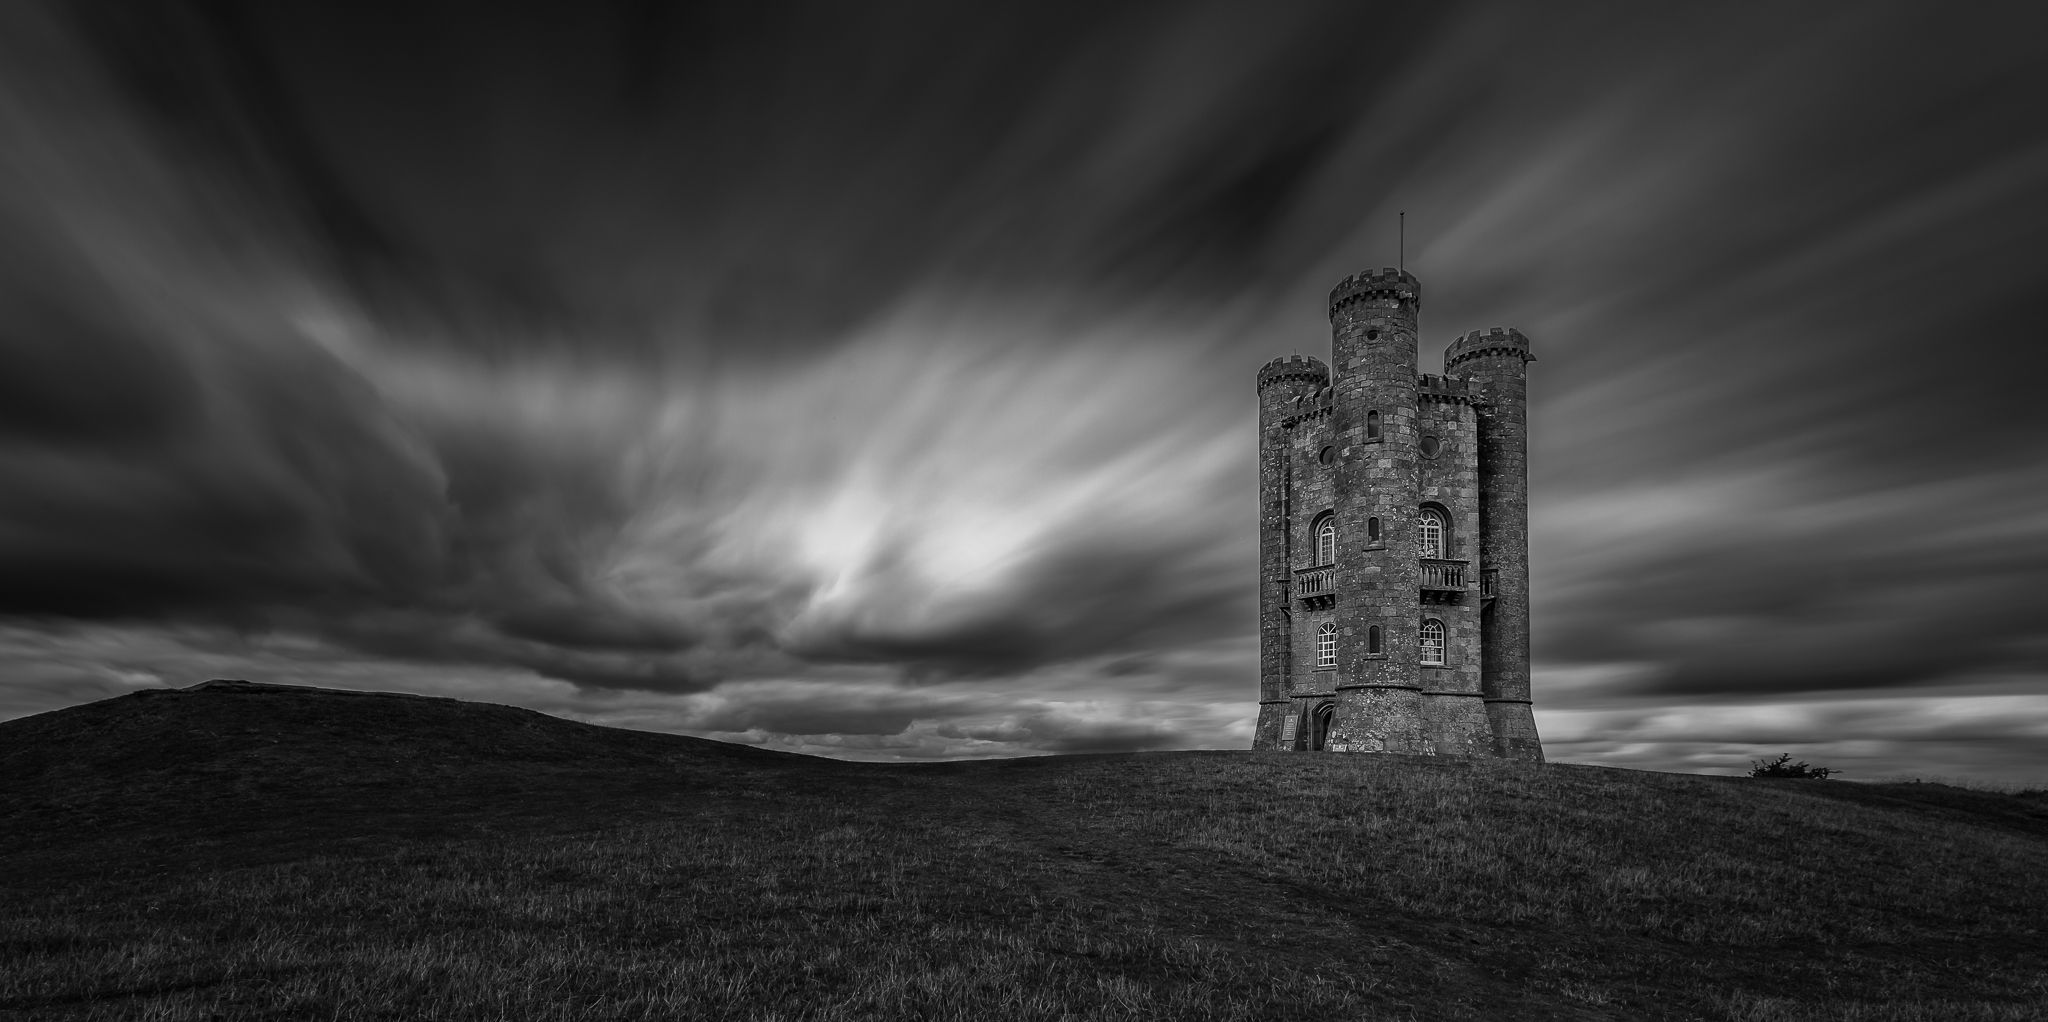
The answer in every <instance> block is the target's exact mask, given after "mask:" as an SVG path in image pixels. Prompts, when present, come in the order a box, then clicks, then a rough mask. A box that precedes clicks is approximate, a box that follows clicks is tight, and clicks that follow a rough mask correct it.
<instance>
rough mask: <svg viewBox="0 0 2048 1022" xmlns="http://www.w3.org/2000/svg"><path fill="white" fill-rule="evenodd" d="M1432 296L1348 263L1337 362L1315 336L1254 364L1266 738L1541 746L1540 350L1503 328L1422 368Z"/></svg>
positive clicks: (1403, 276)
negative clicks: (1420, 353)
mask: <svg viewBox="0 0 2048 1022" xmlns="http://www.w3.org/2000/svg"><path fill="white" fill-rule="evenodd" d="M1421 305H1422V288H1421V285H1420V284H1419V283H1418V282H1417V281H1416V279H1415V278H1414V276H1412V275H1410V274H1408V273H1405V272H1402V271H1399V270H1392V269H1381V270H1372V271H1368V272H1365V273H1359V274H1355V275H1353V276H1351V277H1348V278H1346V279H1344V280H1343V281H1342V282H1340V283H1339V284H1338V285H1337V287H1336V288H1335V289H1334V290H1332V291H1331V292H1330V309H1329V311H1330V332H1331V345H1330V347H1331V362H1332V363H1333V364H1334V365H1335V371H1334V373H1333V372H1332V370H1331V369H1330V367H1328V366H1325V365H1324V364H1323V363H1322V361H1321V360H1319V359H1316V358H1313V357H1310V356H1306V355H1290V356H1287V357H1285V358H1276V359H1274V360H1272V361H1271V362H1268V363H1266V365H1265V366H1264V367H1263V368H1261V369H1260V370H1259V504H1260V515H1259V723H1258V730H1257V732H1256V735H1255V737H1254V738H1253V748H1255V749H1279V750H1313V751H1330V752H1400V753H1418V754H1424V755H1448V756H1499V757H1505V758H1509V759H1519V760H1529V761H1535V762H1541V761H1542V759H1543V745H1542V742H1541V741H1540V740H1539V739H1538V738H1537V735H1536V722H1535V718H1534V716H1533V715H1532V714H1531V711H1530V695H1529V498H1528V494H1529V489H1528V450H1529V448H1528V429H1527V425H1528V414H1527V407H1526V397H1527V391H1526V382H1525V377H1524V367H1525V365H1526V363H1528V362H1530V361H1533V360H1534V358H1535V356H1534V355H1532V354H1530V351H1529V341H1528V338H1526V337H1524V336H1522V334H1521V332H1520V331H1518V330H1512V329H1502V328H1498V327H1496V328H1494V329H1491V330H1479V331H1474V332H1472V333H1469V334H1465V335H1463V336H1461V337H1459V338H1458V339H1457V340H1455V341H1453V342H1452V343H1451V346H1450V348H1449V349H1448V350H1447V351H1446V352H1445V354H1444V374H1443V375H1441V376H1437V375H1425V374H1421V373H1418V372H1417V354H1416V353H1417V348H1418V345H1419V333H1418V325H1417V316H1418V313H1419V312H1420V309H1421ZM1425 519H1427V520H1428V521H1429V522H1430V523H1431V525H1430V527H1429V529H1428V530H1425V527H1424V521H1425ZM1325 520H1328V521H1330V522H1332V523H1333V524H1334V526H1335V532H1336V535H1335V555H1334V557H1331V556H1330V553H1329V551H1328V549H1327V548H1326V547H1324V546H1322V545H1320V544H1319V543H1318V536H1317V534H1318V532H1320V531H1321V530H1322V524H1323V522H1324V521H1325ZM1331 632H1334V639H1335V648H1334V651H1332V650H1331V648H1330V643H1329V640H1330V638H1331V635H1330V634H1329V633H1331ZM1332 653H1334V655H1331V654H1332ZM1436 661H1441V662H1436Z"/></svg>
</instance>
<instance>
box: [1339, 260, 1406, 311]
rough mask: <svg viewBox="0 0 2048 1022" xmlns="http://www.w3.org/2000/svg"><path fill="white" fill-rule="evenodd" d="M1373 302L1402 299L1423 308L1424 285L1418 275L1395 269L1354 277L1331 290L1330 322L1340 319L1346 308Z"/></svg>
mask: <svg viewBox="0 0 2048 1022" xmlns="http://www.w3.org/2000/svg"><path fill="white" fill-rule="evenodd" d="M1373 298H1398V299H1401V300H1402V301H1405V302H1411V303H1413V304H1415V305H1418V306H1419V305H1421V304H1422V282H1421V281H1419V280H1416V279H1415V275H1414V274H1412V273H1409V272H1407V271H1405V270H1397V269H1394V268H1393V267H1391V266H1383V267H1381V268H1379V269H1377V270H1365V271H1362V272H1359V273H1354V274H1352V275H1351V276H1349V277H1346V278H1344V279H1343V280H1340V281H1338V282H1337V286H1336V287H1334V288H1331V289H1330V318H1331V319H1336V318H1337V310H1338V309H1341V308H1343V307H1344V306H1346V305H1351V304H1354V303H1357V302H1363V301H1367V300H1369V299H1373Z"/></svg>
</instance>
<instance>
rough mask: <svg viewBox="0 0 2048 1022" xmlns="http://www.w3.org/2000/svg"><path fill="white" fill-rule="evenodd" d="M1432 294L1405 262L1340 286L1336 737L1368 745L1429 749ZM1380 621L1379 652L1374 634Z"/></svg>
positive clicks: (1371, 748) (1333, 299) (1335, 417)
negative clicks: (1422, 663) (1425, 368)
mask: <svg viewBox="0 0 2048 1022" xmlns="http://www.w3.org/2000/svg"><path fill="white" fill-rule="evenodd" d="M1421 306H1422V286H1421V284H1420V283H1419V282H1417V281H1416V279H1415V278H1414V277H1413V276H1411V275H1410V274H1408V273H1406V272H1404V271H1401V270H1395V269H1380V270H1371V271H1368V272H1365V273H1359V274H1354V275H1352V276H1350V277H1347V278H1345V279H1344V280H1343V281H1341V282H1340V283H1338V285H1337V286H1336V288H1334V289H1333V290H1331V292H1330V347H1331V356H1332V358H1331V360H1332V362H1334V363H1335V378H1334V380H1333V381H1332V385H1333V388H1334V391H1335V393H1334V395H1333V398H1332V404H1331V420H1332V421H1331V428H1332V431H1333V443H1334V445H1335V446H1336V448H1337V452H1336V453H1337V488H1336V492H1337V494H1338V499H1337V506H1336V508H1335V511H1336V517H1337V568H1336V588H1337V592H1338V593H1339V594H1340V596H1339V598H1338V600H1337V606H1336V614H1337V679H1336V680H1337V692H1338V700H1339V703H1340V706H1341V712H1340V713H1339V715H1338V716H1339V724H1338V729H1339V733H1338V734H1336V735H1334V736H1333V738H1335V740H1336V741H1338V742H1339V743H1342V744H1345V745H1347V746H1349V747H1350V748H1351V749H1353V750H1354V751H1359V752H1406V753H1417V752H1423V751H1425V749H1426V745H1425V740H1424V736H1423V734H1422V722H1421V696H1420V679H1419V667H1418V661H1419V653H1418V651H1417V647H1416V640H1415V635H1416V629H1417V628H1418V627H1419V625H1420V617H1419V611H1418V608H1417V605H1416V604H1417V600H1416V593H1417V590H1418V586H1419V585H1420V581H1421V579H1420V572H1421V565H1420V561H1419V560H1418V558H1417V551H1418V547H1417V546H1416V530H1415V516H1416V508H1415V507H1414V500H1415V487H1416V461H1417V451H1416V441H1417V436H1418V433H1417V429H1416V372H1415V370H1416V343H1417V340H1416V338H1417V329H1418V324H1417V317H1418V315H1419V314H1420V311H1421ZM1375 520H1377V521H1376V522H1375ZM1375 524H1376V525H1377V526H1378V527H1377V528H1376V529H1375V528H1374V525H1375ZM1375 629H1377V630H1378V634H1379V636H1380V642H1379V647H1378V651H1377V652H1375V651H1374V650H1373V643H1372V641H1371V636H1372V635H1373V634H1374V630H1375Z"/></svg>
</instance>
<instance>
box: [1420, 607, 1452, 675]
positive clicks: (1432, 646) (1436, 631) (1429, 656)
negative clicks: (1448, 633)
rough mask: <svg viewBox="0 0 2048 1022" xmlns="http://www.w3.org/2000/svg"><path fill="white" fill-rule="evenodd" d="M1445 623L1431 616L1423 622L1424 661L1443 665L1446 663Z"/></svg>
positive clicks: (1439, 665)
mask: <svg viewBox="0 0 2048 1022" xmlns="http://www.w3.org/2000/svg"><path fill="white" fill-rule="evenodd" d="M1445 645H1446V643H1445V642H1444V623H1443V622H1442V621H1438V620H1437V619H1436V618H1430V619H1429V620H1427V621H1424V622H1423V623H1422V662H1423V663H1425V664H1431V665H1434V666H1438V667H1441V666H1443V663H1444V646H1445Z"/></svg>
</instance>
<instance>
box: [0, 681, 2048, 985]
mask: <svg viewBox="0 0 2048 1022" xmlns="http://www.w3.org/2000/svg"><path fill="white" fill-rule="evenodd" d="M0 821H4V826H0V1018H4V1019H17V1018H19V1019H31V1018H32V1019H43V1018H53V1019H54V1018H108V1019H209V1018H216V1017H218V1018H223V1019H241V1018H304V1019H335V1018H344V1019H356V1018H364V1019H372V1018H374V1019H414V1018H441V1019H564V1020H566V1019H669V1018H684V1019H687V1018H705V1019H751V1020H764V1022H765V1020H785V1019H786V1020H797V1019H870V1018H872V1019H960V1020H968V1019H977V1020H979V1019H1188V1020H1222V1019H1317V1020H1324V1019H1380V1018H1385V1019H1617V1020H1620V1019H1731V1020H1759V1022H1761V1020H1781V1019H1782V1020H1844V1022H1847V1020H1872V1022H1875V1020H1905V1019H1940V1020H1944V1022H1968V1020H2022V1019H2042V1018H2048V1008H2044V1005H2048V933H2044V930H2048V879H2044V878H2048V796H2044V795H2043V794H2042V793H2017V794H1996V793H1987V792H1976V791H1968V790H1963V789H1958V788H1951V787H1948V786H1944V785H1928V784H1894V785H1858V784H1852V783H1845V782H1841V781H1755V780H1749V779H1733V778H1707V777H1692V776H1682V775H1671V774H1653V773H1640V772H1630V771H1618V770H1606V769H1598V768H1592V767H1576V766H1526V765H1515V764H1502V763H1460V762H1449V761H1431V760H1424V759H1415V758H1407V757H1373V756H1311V755H1295V754H1258V755H1254V754H1250V753H1166V754H1145V755H1132V756H1065V757H1051V758H1045V759H1031V760H1011V761H1004V762H994V763H972V764H932V765H919V766H892V765H873V764H852V763H839V762H832V761H825V760H815V759H806V758H801V757H793V756H783V755H778V754H773V753H766V752H761V751H758V750H752V749H744V748H738V747H733V746H724V745H719V744H717V743H710V742H703V741H699V740H695V739H688V738H681V737H676V736H667V735H651V734H644V733H639V732H625V731H615V730H607V729H603V728H594V727H589V726H587V725H581V724H575V723H571V722H567V721H560V720H555V719H553V718H548V717H544V716H542V715H539V714H533V713H530V712H527V711H521V710H513V709H510V708H506V707H494V706H486V705H480V704H468V703H458V702H454V701H450V700H428V699H418V698H407V697H380V696H364V695H344V694H326V693H316V692H310V691H306V690H297V691H284V692H274V691H272V692H266V691H255V692H233V691H225V690H205V691H186V692H168V691H166V692H151V693H139V694H137V695H133V696H126V697H122V698H120V699H114V700H108V701H105V702H101V703H95V704H91V705H88V706H83V707H74V708H72V709H69V710H64V711H59V712H57V713H52V714H44V715H40V716H37V717H31V718H25V719H22V720H16V721H10V722H5V723H0Z"/></svg>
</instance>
